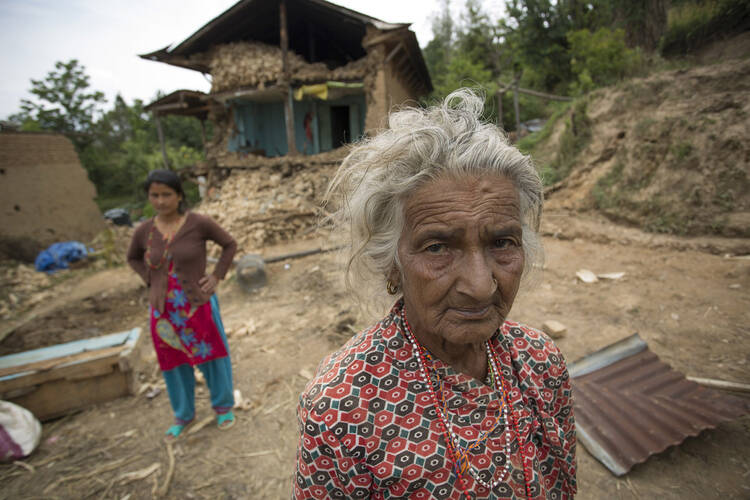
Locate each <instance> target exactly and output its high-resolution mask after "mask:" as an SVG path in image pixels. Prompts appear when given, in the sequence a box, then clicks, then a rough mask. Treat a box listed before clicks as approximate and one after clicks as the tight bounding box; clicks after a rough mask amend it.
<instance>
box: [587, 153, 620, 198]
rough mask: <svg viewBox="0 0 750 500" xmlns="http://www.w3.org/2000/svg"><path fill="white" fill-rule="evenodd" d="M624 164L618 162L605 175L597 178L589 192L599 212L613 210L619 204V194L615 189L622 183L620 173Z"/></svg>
mask: <svg viewBox="0 0 750 500" xmlns="http://www.w3.org/2000/svg"><path fill="white" fill-rule="evenodd" d="M624 169H625V164H624V163H623V162H622V161H618V162H617V163H615V164H614V166H613V167H612V168H611V169H610V171H609V172H607V173H606V174H605V175H603V176H602V177H600V178H599V180H598V181H597V182H596V185H595V186H594V188H593V189H592V190H591V194H592V195H593V196H594V206H595V207H596V208H597V209H599V210H607V209H611V208H615V207H617V206H618V205H619V204H620V199H619V198H620V197H619V193H618V191H617V190H616V189H613V188H615V186H617V184H619V183H620V182H621V181H622V171H623V170H624Z"/></svg>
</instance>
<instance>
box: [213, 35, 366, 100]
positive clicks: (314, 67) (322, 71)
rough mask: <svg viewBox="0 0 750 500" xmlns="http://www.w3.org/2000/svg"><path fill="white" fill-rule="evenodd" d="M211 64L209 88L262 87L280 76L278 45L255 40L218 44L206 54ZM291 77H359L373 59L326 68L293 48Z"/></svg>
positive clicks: (315, 79)
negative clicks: (306, 59)
mask: <svg viewBox="0 0 750 500" xmlns="http://www.w3.org/2000/svg"><path fill="white" fill-rule="evenodd" d="M205 57H206V58H207V59H208V61H209V67H210V68H211V92H212V93H217V92H223V91H226V90H233V89H238V88H246V87H252V88H259V89H262V88H265V87H266V86H268V85H275V84H276V83H278V82H280V81H281V80H282V76H283V75H282V51H281V48H279V47H276V46H272V45H266V44H264V43H258V42H236V43H227V44H224V45H219V46H217V47H215V48H214V49H212V51H211V52H210V53H208V54H207V55H206V56H205ZM287 61H288V64H289V72H290V73H291V75H292V81H293V82H296V83H317V82H324V81H327V80H343V81H350V80H362V79H363V78H364V77H365V75H366V74H367V73H368V70H369V71H371V66H372V61H370V60H369V57H363V58H361V59H358V60H356V61H352V62H350V63H349V64H346V65H345V66H341V67H339V68H335V69H333V70H329V69H328V68H327V67H326V65H325V64H323V63H312V64H310V63H308V62H307V61H305V60H304V59H303V58H302V57H300V56H299V55H298V54H296V53H295V52H294V51H291V50H290V51H289V53H288V56H287Z"/></svg>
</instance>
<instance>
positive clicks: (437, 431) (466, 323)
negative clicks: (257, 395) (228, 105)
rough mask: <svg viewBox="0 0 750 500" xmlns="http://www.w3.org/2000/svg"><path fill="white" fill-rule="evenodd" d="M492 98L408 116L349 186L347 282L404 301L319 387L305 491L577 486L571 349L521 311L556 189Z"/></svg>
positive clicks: (456, 97) (459, 494)
mask: <svg viewBox="0 0 750 500" xmlns="http://www.w3.org/2000/svg"><path fill="white" fill-rule="evenodd" d="M481 112H482V100H481V98H480V97H478V96H476V95H474V94H472V93H471V92H469V91H466V90H462V91H458V92H455V93H453V94H451V95H450V96H448V98H447V99H446V100H445V102H444V103H443V105H442V106H439V107H435V108H430V109H427V110H419V109H408V110H404V111H400V112H397V113H394V114H392V115H391V117H390V121H389V125H390V128H389V130H387V131H386V132H384V133H382V134H380V135H378V136H377V137H375V138H374V139H371V140H369V141H367V142H365V143H362V144H360V145H358V146H357V147H355V148H354V149H353V150H352V152H351V153H350V155H349V156H348V157H347V159H346V160H345V161H344V163H343V164H342V166H341V168H340V170H339V172H338V174H337V175H336V177H335V178H334V180H333V182H332V186H331V190H330V193H333V195H334V196H335V197H336V198H337V201H338V212H337V213H336V214H335V219H336V220H337V222H338V226H339V229H340V230H342V231H345V232H346V234H347V235H348V236H349V238H350V240H349V244H350V245H349V249H348V250H349V252H350V253H349V259H348V266H347V284H348V286H349V287H350V288H351V290H352V291H353V292H357V293H360V296H362V294H364V296H363V297H362V298H364V299H365V300H367V301H369V302H370V303H372V302H373V299H374V298H375V295H374V294H376V293H377V292H373V291H372V290H373V289H374V288H375V287H377V288H379V289H380V290H382V291H387V293H388V294H391V295H393V296H397V295H400V298H398V300H397V301H396V303H395V305H393V307H392V308H391V310H390V312H389V313H388V314H387V315H386V316H385V317H384V318H383V319H382V320H380V322H378V323H376V324H375V325H373V326H372V327H370V328H368V329H366V330H365V331H363V332H361V333H359V334H357V335H355V336H354V337H353V338H352V339H351V340H350V341H349V342H347V343H346V344H345V345H344V346H343V347H342V348H341V349H340V350H338V351H337V352H335V353H333V354H331V355H330V356H329V357H327V358H326V359H325V360H324V361H323V362H322V363H321V365H320V366H319V368H318V371H317V374H316V376H315V377H314V378H313V380H312V381H311V382H310V383H309V384H308V386H307V387H306V389H305V391H304V392H303V394H302V396H301V398H300V406H299V410H298V416H299V424H300V432H301V437H300V441H299V447H298V451H297V472H296V474H295V482H294V490H293V491H294V496H295V497H296V498H369V497H372V498H404V497H410V498H454V499H458V498H535V499H537V498H571V497H573V495H574V494H575V492H576V479H575V474H576V465H575V464H576V462H575V427H574V423H573V413H572V401H571V390H570V379H569V377H568V372H567V370H566V368H565V362H564V360H563V356H562V354H561V353H560V351H559V350H558V349H557V347H555V346H554V345H553V344H552V341H551V340H550V339H549V338H548V337H547V336H546V335H544V334H543V333H541V332H539V331H537V330H534V329H532V328H529V327H526V326H523V325H520V324H518V323H514V322H512V321H509V320H508V319H507V316H508V313H509V312H510V309H511V306H512V305H513V300H514V298H515V296H516V292H517V291H518V289H519V286H520V283H521V279H522V277H523V276H524V275H525V274H526V272H527V271H529V270H531V269H532V268H533V267H535V266H538V265H539V264H540V261H541V248H540V243H539V239H538V237H537V234H536V230H537V229H538V226H539V220H540V216H541V208H542V185H541V182H540V180H539V176H538V174H537V172H536V170H535V169H534V166H533V165H532V163H531V161H530V159H529V158H528V157H526V156H524V155H522V154H521V153H520V152H519V151H518V150H517V149H515V148H514V147H512V146H510V145H509V144H508V142H507V140H506V138H505V137H504V135H503V134H502V132H501V131H500V130H499V129H497V128H496V127H495V126H493V125H489V124H486V123H482V122H481V121H480V118H479V117H480V115H481ZM373 285H374V287H373ZM367 290H370V291H369V292H367Z"/></svg>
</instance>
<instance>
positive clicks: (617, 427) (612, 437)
mask: <svg viewBox="0 0 750 500" xmlns="http://www.w3.org/2000/svg"><path fill="white" fill-rule="evenodd" d="M570 375H571V377H573V388H574V389H573V390H574V409H575V416H576V431H577V435H578V440H579V442H580V443H581V444H583V445H584V446H585V447H586V449H587V450H588V451H589V452H591V453H592V454H593V455H594V456H595V457H596V458H597V459H598V460H599V461H600V462H602V463H603V464H604V465H605V466H606V467H607V468H608V469H609V470H610V471H611V472H612V473H613V474H615V475H616V476H622V475H623V474H626V473H627V472H628V471H629V470H630V469H631V468H632V467H633V466H634V465H635V464H638V463H642V462H645V461H646V459H648V457H650V456H651V455H653V454H656V453H659V452H662V451H664V450H665V449H667V448H668V447H670V446H674V445H678V444H680V443H682V442H683V441H684V440H685V439H686V438H687V437H689V436H697V435H698V434H699V433H700V432H702V431H703V430H705V429H711V428H714V427H716V426H717V425H718V424H720V423H722V422H725V421H728V420H732V419H735V418H737V417H740V416H742V415H744V414H746V413H748V411H749V410H750V402H748V401H747V400H745V399H741V398H738V397H734V396H730V395H728V394H724V393H722V392H719V391H716V390H713V389H708V388H705V387H702V386H700V385H698V384H696V383H694V382H691V381H689V380H687V379H686V378H685V377H684V376H683V375H682V374H681V373H679V372H677V371H675V370H673V369H672V368H670V367H669V366H668V365H667V364H666V363H663V362H662V361H660V360H659V358H658V357H657V356H656V355H655V354H654V353H652V352H651V351H650V350H649V349H648V345H647V344H646V343H645V342H644V341H643V340H642V339H641V338H640V337H639V336H638V334H634V335H632V336H631V337H628V338H626V339H624V340H622V341H620V342H617V343H615V344H612V345H610V346H608V347H605V348H604V349H602V350H600V351H597V352H596V353H594V354H591V355H589V356H586V357H585V358H583V359H581V360H579V361H577V362H575V363H573V364H572V365H571V366H570Z"/></svg>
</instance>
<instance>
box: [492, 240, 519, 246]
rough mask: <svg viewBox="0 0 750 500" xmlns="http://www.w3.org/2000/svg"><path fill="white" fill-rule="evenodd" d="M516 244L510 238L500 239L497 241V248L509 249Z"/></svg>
mask: <svg viewBox="0 0 750 500" xmlns="http://www.w3.org/2000/svg"><path fill="white" fill-rule="evenodd" d="M515 244H516V242H515V241H513V240H512V239H510V238H499V239H497V240H495V248H509V247H511V246H513V245H515Z"/></svg>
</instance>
